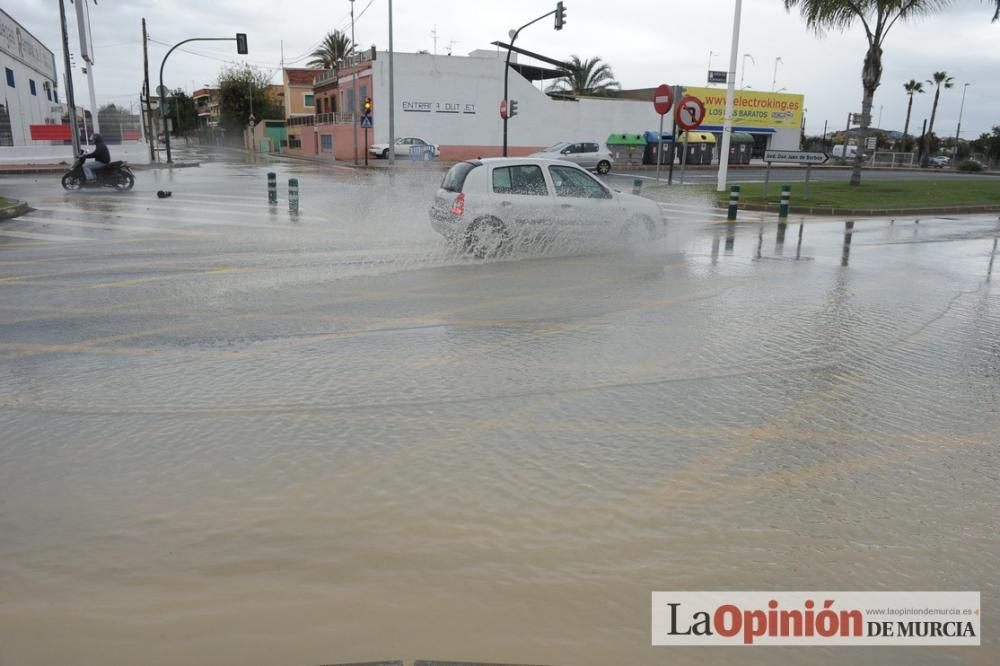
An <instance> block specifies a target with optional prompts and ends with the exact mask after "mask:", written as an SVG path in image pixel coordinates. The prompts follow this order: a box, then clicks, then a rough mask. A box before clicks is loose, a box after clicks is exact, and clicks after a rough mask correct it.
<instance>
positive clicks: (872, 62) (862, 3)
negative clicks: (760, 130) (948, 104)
mask: <svg viewBox="0 0 1000 666" xmlns="http://www.w3.org/2000/svg"><path fill="white" fill-rule="evenodd" d="M994 1H997V2H1000V0H994ZM949 2H950V0H784V3H785V9H787V10H789V11H790V10H791V9H792V8H793V7H796V6H798V7H799V8H800V10H801V13H802V16H803V18H804V19H805V20H806V25H807V26H808V27H809V28H810V29H812V30H813V31H815V32H816V33H817V34H820V35H821V34H823V33H824V31H826V30H827V29H830V28H835V29H838V30H846V29H847V28H849V27H851V25H852V24H854V23H855V21H860V23H861V25H862V26H863V27H864V29H865V36H866V37H867V38H868V51H867V52H866V53H865V59H864V64H863V66H862V69H861V87H862V89H863V91H864V95H863V97H862V101H861V128H860V129H861V131H860V136H859V137H858V139H859V144H858V145H860V146H863V145H865V137H866V136H867V134H868V128H869V127H870V126H871V111H872V101H873V100H874V98H875V90H876V89H877V88H878V87H879V85H880V84H881V82H882V46H883V44H885V38H886V36H887V35H888V34H889V31H890V30H891V29H892V27H893V26H894V25H896V22H897V21H905V20H908V19H911V18H916V17H918V16H922V15H924V14H929V13H930V12H932V11H935V10H938V9H941V8H943V7H944V6H945V5H947V4H949ZM863 157H864V155H863V154H862V151H861V150H859V151H858V152H857V154H856V155H855V157H854V170H853V171H852V172H851V185H860V184H861V162H862V159H863Z"/></svg>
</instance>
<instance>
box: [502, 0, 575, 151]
mask: <svg viewBox="0 0 1000 666" xmlns="http://www.w3.org/2000/svg"><path fill="white" fill-rule="evenodd" d="M549 16H555V17H556V30H562V26H563V23H565V16H566V9H565V8H564V7H563V3H561V2H559V3H557V4H556V8H555V9H553V10H552V11H551V12H548V13H547V14H542V15H541V16H539V17H538V18H536V19H534V20H533V21H528V22H527V23H525V24H524V25H522V26H521V27H520V28H518V29H517V30H515V31H514V33H513V34H512V35H511V36H510V44H508V45H507V60H506V61H505V62H504V67H503V98H504V101H505V102H506V103H507V105H508V112H507V113H505V114H504V117H503V156H504V157H507V120H508V119H509V116H510V112H509V108H510V107H509V105H510V101H509V99H508V97H507V95H508V87H509V86H508V81H509V78H510V54H511V49H513V47H514V42H516V41H517V36H518V35H520V34H521V31H522V30H524V29H525V28H527V27H528V26H529V25H534V24H535V23H538V22H539V21H541V20H542V19H543V18H548V17H549Z"/></svg>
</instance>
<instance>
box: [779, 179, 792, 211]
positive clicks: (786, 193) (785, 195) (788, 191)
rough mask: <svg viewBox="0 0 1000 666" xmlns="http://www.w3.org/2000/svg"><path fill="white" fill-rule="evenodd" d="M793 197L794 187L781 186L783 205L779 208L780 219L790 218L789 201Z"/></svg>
mask: <svg viewBox="0 0 1000 666" xmlns="http://www.w3.org/2000/svg"><path fill="white" fill-rule="evenodd" d="M791 197H792V186H791V185H782V186H781V205H779V206H778V217H779V218H784V217H788V200H789V199H790V198H791Z"/></svg>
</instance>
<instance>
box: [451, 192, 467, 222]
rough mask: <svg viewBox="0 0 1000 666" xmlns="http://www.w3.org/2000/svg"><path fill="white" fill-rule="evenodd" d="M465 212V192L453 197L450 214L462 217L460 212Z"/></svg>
mask: <svg viewBox="0 0 1000 666" xmlns="http://www.w3.org/2000/svg"><path fill="white" fill-rule="evenodd" d="M464 212H465V193H464V192H463V193H461V194H459V195H458V196H457V197H455V203H454V205H453V206H452V207H451V214H452V215H454V216H455V217H462V213H464Z"/></svg>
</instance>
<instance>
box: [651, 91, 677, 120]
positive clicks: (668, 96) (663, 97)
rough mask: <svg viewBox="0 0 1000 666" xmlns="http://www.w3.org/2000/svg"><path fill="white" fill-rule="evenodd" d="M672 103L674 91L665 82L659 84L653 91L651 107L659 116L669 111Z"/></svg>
mask: <svg viewBox="0 0 1000 666" xmlns="http://www.w3.org/2000/svg"><path fill="white" fill-rule="evenodd" d="M673 103H674V92H673V90H671V89H670V86H668V85H667V84H666V83H663V84H660V86H659V87H657V89H656V90H655V91H653V109H655V110H656V112H657V113H658V114H660V115H661V116H662V115H664V114H666V113H669V112H670V107H671V106H672V105H673Z"/></svg>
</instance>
